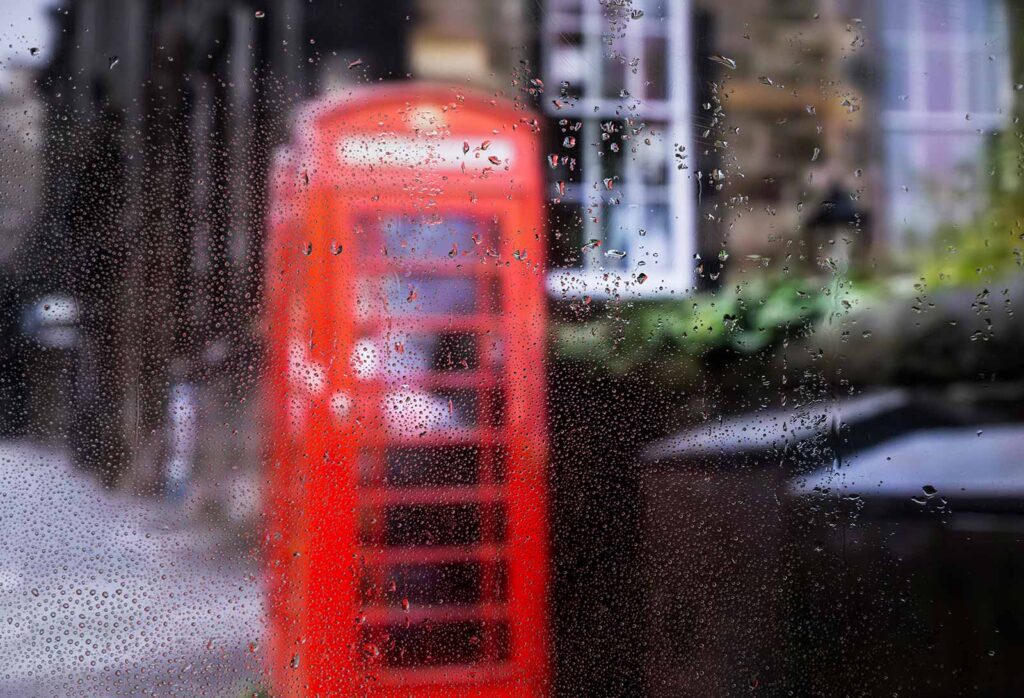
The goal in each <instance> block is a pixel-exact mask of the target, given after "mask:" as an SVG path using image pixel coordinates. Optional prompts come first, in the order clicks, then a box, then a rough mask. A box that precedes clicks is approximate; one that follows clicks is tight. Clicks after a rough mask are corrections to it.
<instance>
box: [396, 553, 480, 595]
mask: <svg viewBox="0 0 1024 698" xmlns="http://www.w3.org/2000/svg"><path fill="white" fill-rule="evenodd" d="M483 582H484V564H483V563H480V562H457V563H447V564H441V565H399V566H396V567H392V568H391V570H390V571H389V573H388V584H387V589H388V592H387V598H386V599H385V602H386V603H387V605H389V606H398V605H401V603H402V601H403V600H406V601H408V602H409V603H410V604H412V605H417V606H441V605H444V606H456V605H468V604H475V603H480V602H481V600H482V598H483ZM392 590H393V591H392Z"/></svg>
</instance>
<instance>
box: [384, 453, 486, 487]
mask: <svg viewBox="0 0 1024 698" xmlns="http://www.w3.org/2000/svg"><path fill="white" fill-rule="evenodd" d="M385 462H386V464H387V474H386V476H385V477H386V483H385V484H387V485H389V486H392V487H422V486H438V487H443V486H454V485H473V484H476V483H477V482H478V481H479V477H480V450H479V448H477V447H475V446H470V447H465V446H434V447H426V446H417V447H414V448H390V449H388V451H387V455H386V456H385Z"/></svg>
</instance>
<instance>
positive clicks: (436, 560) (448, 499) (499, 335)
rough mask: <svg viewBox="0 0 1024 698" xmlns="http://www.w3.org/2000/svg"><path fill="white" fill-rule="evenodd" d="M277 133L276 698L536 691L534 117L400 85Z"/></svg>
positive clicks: (543, 654) (271, 513)
mask: <svg viewBox="0 0 1024 698" xmlns="http://www.w3.org/2000/svg"><path fill="white" fill-rule="evenodd" d="M298 124H299V131H298V137H297V139H296V142H293V145H292V147H291V148H289V149H288V150H286V151H283V152H282V153H281V155H280V157H279V158H278V162H277V163H276V165H275V168H274V173H273V182H272V186H271V196H272V204H271V210H270V225H269V228H270V230H269V241H268V261H267V281H266V293H267V298H268V325H269V345H270V356H269V373H268V381H267V382H268V393H267V394H268V404H267V406H266V413H267V415H268V433H269V435H270V443H269V458H268V466H267V467H268V476H269V492H268V493H267V499H268V510H267V526H268V528H267V547H268V553H269V554H268V580H269V599H270V603H269V606H270V619H271V637H270V649H269V652H268V655H269V656H268V661H269V662H270V665H271V666H270V674H271V677H272V681H273V687H274V695H280V696H293V695H316V696H324V695H332V696H333V695H336V696H350V695H381V696H399V695H401V696H427V695H437V696H441V695H443V696H461V695H465V696H470V695H472V696H533V695H542V694H544V693H546V692H547V685H548V675H549V665H548V651H549V650H548V643H549V638H548V621H547V617H548V606H547V577H548V570H547V566H548V553H547V544H548V541H547V514H546V497H547V483H546V474H545V466H546V460H547V444H546V433H545V428H546V427H545V420H546V409H545V400H546V395H545V382H544V343H545V342H544V338H545V295H544V275H543V264H542V262H543V256H544V244H543V235H542V232H543V231H542V227H543V221H542V207H543V204H544V201H543V193H542V189H541V187H542V184H541V174H540V163H541V158H542V155H541V153H540V152H539V147H540V144H539V139H538V134H537V122H536V120H535V119H534V118H533V116H532V114H531V113H529V112H527V111H525V110H523V109H522V108H521V107H520V106H519V105H516V104H513V103H509V102H503V101H498V100H494V99H491V98H489V97H486V96H482V95H474V94H468V93H466V92H465V91H464V90H461V89H458V88H442V87H436V86H419V85H413V84H408V83H406V84H402V85H397V86H394V87H389V88H384V89H373V90H365V91H364V90H359V91H356V92H353V93H351V94H349V95H348V96H346V97H345V98H344V99H340V100H337V101H321V102H317V103H315V104H313V105H312V106H311V107H309V108H308V109H307V110H306V111H305V112H304V113H303V114H302V115H301V116H300V117H299V121H298Z"/></svg>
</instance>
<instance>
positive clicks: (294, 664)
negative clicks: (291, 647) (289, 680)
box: [288, 652, 299, 669]
mask: <svg viewBox="0 0 1024 698" xmlns="http://www.w3.org/2000/svg"><path fill="white" fill-rule="evenodd" d="M288 666H290V667H291V668H292V669H298V668H299V653H298V652H296V653H295V654H293V655H292V661H290V662H288Z"/></svg>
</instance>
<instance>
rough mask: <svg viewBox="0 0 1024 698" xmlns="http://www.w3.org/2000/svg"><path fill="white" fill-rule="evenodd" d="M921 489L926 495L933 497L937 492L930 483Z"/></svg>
mask: <svg viewBox="0 0 1024 698" xmlns="http://www.w3.org/2000/svg"><path fill="white" fill-rule="evenodd" d="M921 491H922V492H924V494H925V496H926V497H934V496H935V495H936V494H938V492H939V491H938V490H937V489H935V487H933V486H932V485H925V486H924V487H922V488H921Z"/></svg>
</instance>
